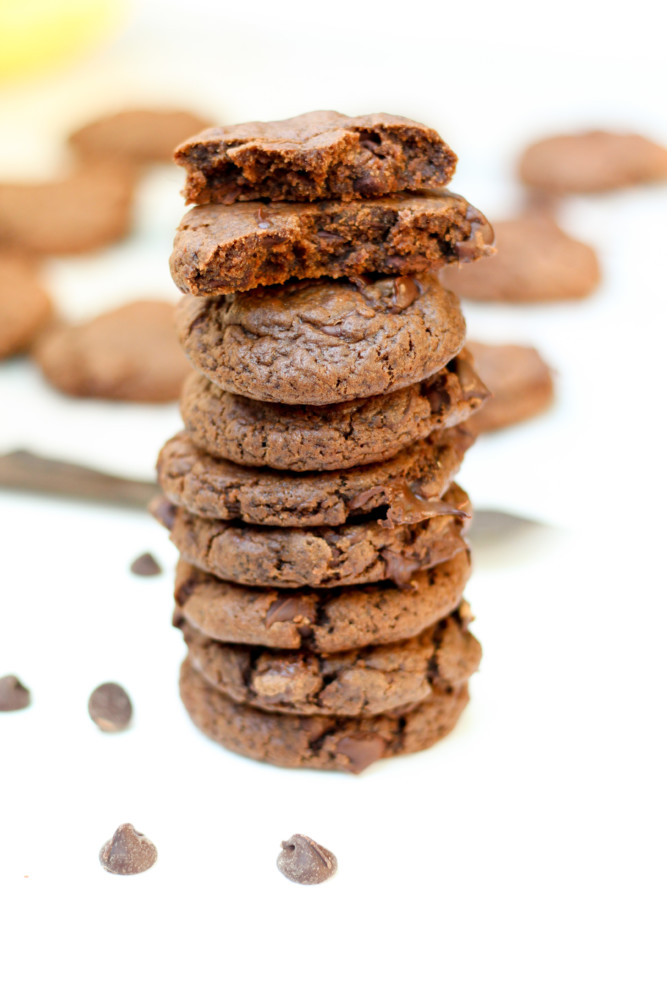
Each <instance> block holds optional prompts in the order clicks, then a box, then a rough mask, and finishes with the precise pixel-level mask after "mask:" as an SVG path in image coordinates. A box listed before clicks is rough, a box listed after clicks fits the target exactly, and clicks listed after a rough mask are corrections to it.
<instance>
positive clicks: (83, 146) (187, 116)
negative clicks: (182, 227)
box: [69, 108, 210, 167]
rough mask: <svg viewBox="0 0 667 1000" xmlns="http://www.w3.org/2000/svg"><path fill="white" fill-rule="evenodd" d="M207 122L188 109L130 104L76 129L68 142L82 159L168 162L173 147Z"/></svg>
mask: <svg viewBox="0 0 667 1000" xmlns="http://www.w3.org/2000/svg"><path fill="white" fill-rule="evenodd" d="M209 125H210V122H209V121H207V120H206V119H205V118H201V117H200V116H199V115H197V114H194V113H192V112H190V111H184V110H166V109H160V108H152V109H151V108H130V109H127V110H124V111H119V112H117V113H116V114H111V115H104V116H102V117H101V118H97V119H96V120H95V121H92V122H90V123H89V124H87V125H84V126H83V127H82V128H79V129H77V130H76V131H75V132H73V133H72V134H71V135H70V137H69V144H70V146H71V147H72V149H73V150H74V151H75V152H76V153H77V154H78V155H79V156H80V157H81V158H82V159H84V160H86V161H89V160H107V161H108V160H110V161H121V162H123V163H127V164H130V165H131V166H135V167H141V166H145V165H147V164H150V163H171V161H172V156H173V152H174V149H175V147H176V146H178V145H179V144H180V143H182V142H184V141H185V140H186V139H189V138H190V137H191V136H193V135H195V133H197V132H201V131H202V129H205V128H207V127H208V126H209Z"/></svg>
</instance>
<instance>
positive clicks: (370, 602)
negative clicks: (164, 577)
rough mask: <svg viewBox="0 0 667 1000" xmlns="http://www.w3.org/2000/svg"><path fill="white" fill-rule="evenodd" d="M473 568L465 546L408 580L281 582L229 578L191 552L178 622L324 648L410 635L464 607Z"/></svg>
mask: <svg viewBox="0 0 667 1000" xmlns="http://www.w3.org/2000/svg"><path fill="white" fill-rule="evenodd" d="M469 575H470V554H469V552H468V551H467V549H462V550H461V551H460V552H457V554H456V555H455V556H453V557H452V558H451V559H448V560H447V562H444V563H440V564H439V565H438V566H434V567H433V568H432V569H428V570H421V571H419V572H417V573H415V574H414V575H413V576H412V577H411V579H410V581H409V584H408V585H407V586H406V587H403V588H400V587H398V586H396V584H394V583H392V582H390V581H385V582H383V583H375V584H366V585H364V586H360V587H341V588H330V589H324V590H321V589H318V590H314V589H307V588H303V589H296V590H278V589H274V588H265V589H260V588H253V587H244V586H241V585H240V584H237V583H226V582H225V581H223V580H218V579H217V577H214V576H211V574H210V573H205V572H204V571H203V570H200V569H197V568H196V567H194V566H191V565H189V564H188V563H186V562H185V561H184V560H181V561H180V562H179V564H178V568H177V571H176V589H175V598H176V613H175V618H174V621H175V623H176V624H178V623H179V622H181V621H182V620H183V619H185V620H186V621H188V622H190V624H191V625H194V626H195V628H197V629H199V631H200V632H203V633H204V634H205V635H208V636H209V637H210V638H212V639H218V640H219V641H220V642H232V643H245V644H248V645H257V646H269V647H271V648H273V649H302V648H307V649H312V650H316V651H317V652H321V653H331V652H339V651H340V650H343V649H356V648H357V647H360V646H368V645H382V644H384V643H388V642H397V641H399V640H400V639H409V638H411V637H412V636H414V635H417V634H418V633H419V632H422V631H423V630H424V629H425V628H428V626H429V625H433V624H435V622H437V621H438V620H439V619H440V618H442V617H443V616H444V615H448V614H450V613H451V612H452V611H453V610H454V609H455V608H456V607H458V605H459V603H460V601H461V598H462V596H463V589H464V587H465V585H466V582H467V580H468V577H469Z"/></svg>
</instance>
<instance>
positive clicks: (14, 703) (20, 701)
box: [0, 674, 30, 712]
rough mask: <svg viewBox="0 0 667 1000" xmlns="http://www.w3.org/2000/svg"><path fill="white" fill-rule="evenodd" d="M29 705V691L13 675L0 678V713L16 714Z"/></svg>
mask: <svg viewBox="0 0 667 1000" xmlns="http://www.w3.org/2000/svg"><path fill="white" fill-rule="evenodd" d="M29 704H30V691H29V690H28V688H27V687H24V686H23V684H21V681H20V680H19V679H18V677H15V676H14V674H7V676H6V677H0V712H18V711H19V709H21V708H27V707H28V705H29Z"/></svg>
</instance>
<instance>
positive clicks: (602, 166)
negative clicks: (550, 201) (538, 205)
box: [519, 129, 667, 195]
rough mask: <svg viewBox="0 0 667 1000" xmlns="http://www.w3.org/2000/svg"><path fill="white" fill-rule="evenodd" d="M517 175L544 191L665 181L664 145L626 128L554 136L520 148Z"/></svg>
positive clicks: (584, 191) (579, 191)
mask: <svg viewBox="0 0 667 1000" xmlns="http://www.w3.org/2000/svg"><path fill="white" fill-rule="evenodd" d="M519 176H520V177H521V180H522V181H523V182H524V184H528V185H529V186H530V187H533V188H537V189H538V190H540V191H544V192H546V193H548V194H555V195H562V194H590V193H593V192H597V191H611V190H614V189H615V188H624V187H630V186H631V185H633V184H645V183H648V182H650V181H664V180H667V149H665V147H664V146H659V145H658V144H657V143H655V142H651V140H650V139H646V138H645V137H644V136H643V135H636V134H633V133H629V132H603V131H601V130H599V129H598V130H595V131H590V132H577V133H574V134H572V135H554V136H550V137H549V138H547V139H541V140H540V141H539V142H535V143H533V144H532V145H531V146H529V147H528V148H527V149H526V150H525V152H524V153H523V155H522V157H521V159H520V161H519Z"/></svg>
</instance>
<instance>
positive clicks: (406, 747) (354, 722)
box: [180, 658, 468, 774]
mask: <svg viewBox="0 0 667 1000" xmlns="http://www.w3.org/2000/svg"><path fill="white" fill-rule="evenodd" d="M180 692H181V698H182V700H183V703H184V705H185V708H186V709H187V711H188V714H189V715H190V718H191V719H192V721H193V722H194V723H195V725H196V726H198V728H199V729H201V730H202V732H204V733H205V734H206V735H207V736H209V737H210V738H211V739H213V740H215V741H216V742H217V743H221V744H222V745H223V746H224V747H226V748H227V749H228V750H233V751H234V752H235V753H239V754H242V755H243V756H244V757H251V758H253V759H254V760H259V761H265V762H266V763H269V764H277V765H279V766H280V767H311V768H317V769H320V770H324V771H347V772H349V773H351V774H359V773H360V772H361V771H364V770H365V769H366V768H367V767H370V765H371V764H374V763H375V762H376V761H378V760H381V759H382V758H386V757H395V756H398V755H399V754H405V753H415V752H416V751H418V750H426V749H427V748H428V747H430V746H433V744H434V743H437V742H438V740H441V739H442V738H443V737H444V736H446V735H447V734H448V733H449V732H450V731H451V730H452V729H453V728H454V726H455V725H456V722H457V721H458V718H459V716H460V715H461V712H462V711H463V709H464V708H465V706H466V705H467V703H468V686H467V684H465V683H464V684H459V685H457V686H456V687H452V688H445V689H444V690H442V691H437V692H434V693H433V694H431V695H429V697H428V698H425V699H424V700H423V701H420V702H419V703H418V704H417V706H416V707H412V708H405V709H396V710H395V711H393V712H387V713H383V714H380V715H373V716H370V717H368V716H357V717H349V716H335V715H334V716H332V715H303V716H299V715H287V714H281V713H278V712H266V711H263V710H260V709H257V708H253V707H251V706H249V705H239V704H237V703H236V702H234V701H232V700H231V699H230V698H228V697H227V696H226V695H225V694H223V693H222V691H219V690H218V689H217V688H216V687H214V686H213V685H212V684H209V682H208V681H207V680H206V678H205V677H204V675H203V674H202V673H201V672H200V671H199V670H197V669H195V667H194V666H193V665H192V663H191V662H190V659H189V658H188V659H186V660H185V662H184V663H183V666H182V667H181V678H180Z"/></svg>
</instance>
